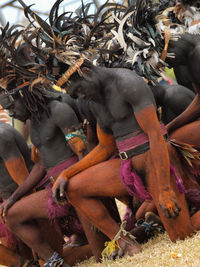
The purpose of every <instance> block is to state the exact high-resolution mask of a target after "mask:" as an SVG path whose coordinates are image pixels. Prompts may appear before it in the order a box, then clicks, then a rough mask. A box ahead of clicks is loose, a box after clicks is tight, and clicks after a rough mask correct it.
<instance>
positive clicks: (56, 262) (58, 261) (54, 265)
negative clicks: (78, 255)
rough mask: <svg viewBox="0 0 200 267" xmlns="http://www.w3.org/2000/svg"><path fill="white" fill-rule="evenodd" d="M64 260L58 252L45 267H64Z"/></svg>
mask: <svg viewBox="0 0 200 267" xmlns="http://www.w3.org/2000/svg"><path fill="white" fill-rule="evenodd" d="M63 264H64V260H63V259H62V258H61V257H60V256H59V255H58V253H57V252H54V253H53V255H52V256H51V258H49V259H48V261H47V262H46V263H45V264H44V267H60V266H63Z"/></svg>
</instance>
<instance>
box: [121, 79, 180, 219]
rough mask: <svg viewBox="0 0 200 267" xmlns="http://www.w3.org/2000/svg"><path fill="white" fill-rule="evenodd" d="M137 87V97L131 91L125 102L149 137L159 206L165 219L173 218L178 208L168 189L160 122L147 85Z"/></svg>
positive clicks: (168, 171) (166, 156) (172, 194)
mask: <svg viewBox="0 0 200 267" xmlns="http://www.w3.org/2000/svg"><path fill="white" fill-rule="evenodd" d="M137 86H138V88H139V89H140V92H138V93H137V91H136V93H137V95H135V92H134V91H133V90H132V92H133V93H128V94H127V95H126V93H125V94H124V96H125V97H126V100H127V102H129V103H130V104H132V107H133V110H134V115H135V118H136V120H137V122H138V124H139V126H140V127H141V129H142V130H143V131H144V133H146V134H147V135H148V137H149V143H150V150H149V153H150V157H151V164H152V169H153V170H154V172H153V173H155V183H156V186H157V188H158V194H159V205H160V206H161V208H162V210H163V212H164V213H165V215H166V216H167V217H168V216H175V215H177V212H178V209H179V206H178V204H177V202H176V196H175V193H174V192H173V191H172V190H171V187H170V160H169V154H168V149H167V145H166V142H165V140H164V137H163V133H162V130H161V126H160V122H159V120H158V118H157V113H156V109H155V106H154V99H153V98H152V93H151V91H149V90H150V89H149V88H148V87H147V85H144V83H141V84H140V83H137ZM129 91H130V90H129ZM126 92H128V90H127V91H126ZM127 96H128V97H127ZM134 96H135V97H134Z"/></svg>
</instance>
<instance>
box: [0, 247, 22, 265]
mask: <svg viewBox="0 0 200 267" xmlns="http://www.w3.org/2000/svg"><path fill="white" fill-rule="evenodd" d="M23 263H25V259H23V258H22V257H21V256H20V255H19V254H18V253H17V252H15V251H13V250H11V249H9V248H7V247H5V246H3V245H2V244H0V264H1V265H5V266H13V267H20V266H22V265H23Z"/></svg>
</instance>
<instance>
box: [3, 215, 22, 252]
mask: <svg viewBox="0 0 200 267" xmlns="http://www.w3.org/2000/svg"><path fill="white" fill-rule="evenodd" d="M1 239H5V240H6V242H7V243H8V244H9V245H11V246H12V247H16V246H17V244H18V241H17V238H16V237H15V235H14V234H13V233H12V232H11V231H10V230H9V229H8V227H7V226H6V224H4V223H3V222H2V221H1V220H0V240H1Z"/></svg>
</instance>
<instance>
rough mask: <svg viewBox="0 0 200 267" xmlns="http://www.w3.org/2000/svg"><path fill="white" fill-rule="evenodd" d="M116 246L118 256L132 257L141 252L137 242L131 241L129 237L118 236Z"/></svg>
mask: <svg viewBox="0 0 200 267" xmlns="http://www.w3.org/2000/svg"><path fill="white" fill-rule="evenodd" d="M118 244H119V246H120V249H119V256H125V255H128V256H134V255H135V254H137V253H139V252H141V246H140V245H139V244H138V243H137V241H135V240H132V239H131V238H130V237H127V236H124V235H120V238H119V240H118Z"/></svg>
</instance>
